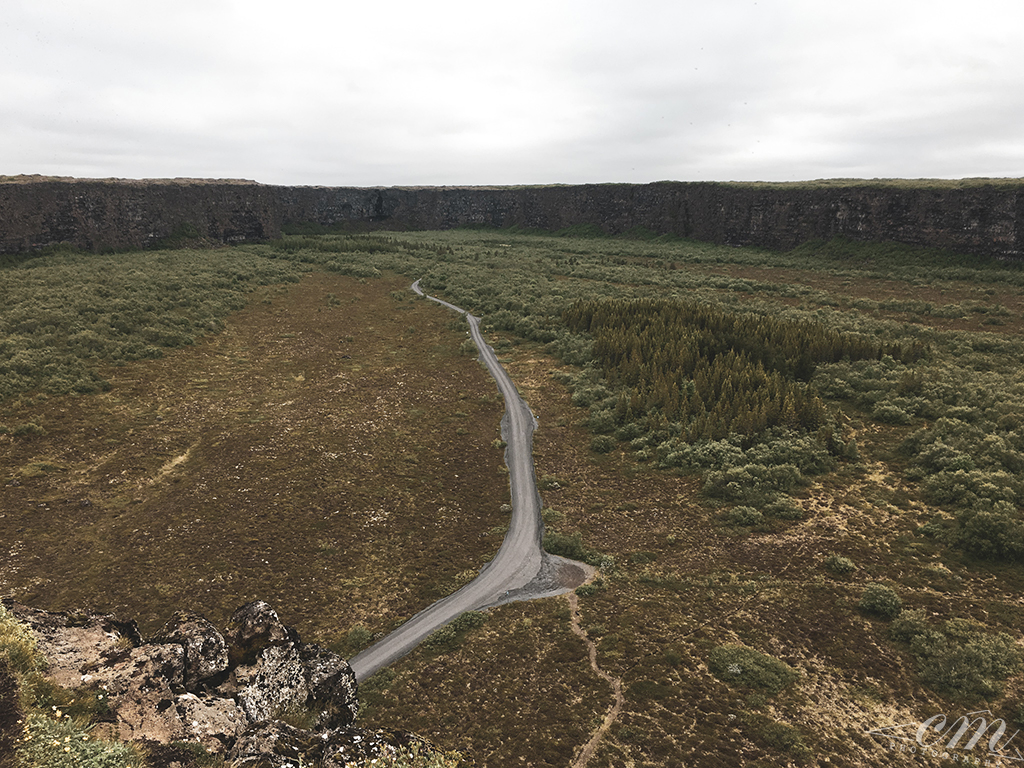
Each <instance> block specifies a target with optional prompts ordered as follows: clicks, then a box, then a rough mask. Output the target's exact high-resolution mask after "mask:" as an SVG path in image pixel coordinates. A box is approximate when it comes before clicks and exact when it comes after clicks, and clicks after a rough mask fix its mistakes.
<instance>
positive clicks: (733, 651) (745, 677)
mask: <svg viewBox="0 0 1024 768" xmlns="http://www.w3.org/2000/svg"><path fill="white" fill-rule="evenodd" d="M708 669H710V670H711V674H713V675H714V676H715V677H717V678H718V679H719V680H722V681H723V682H726V683H730V684H738V685H745V686H747V687H750V688H759V689H761V690H763V691H767V692H768V693H769V694H772V695H774V694H777V693H779V692H780V691H782V690H783V689H784V688H786V687H787V686H789V685H791V684H792V683H793V682H795V681H796V680H797V679H798V678H799V677H800V675H799V673H798V672H797V671H796V670H795V669H793V668H792V667H790V666H789V665H788V664H785V663H783V662H781V661H779V660H778V659H776V658H773V657H771V656H768V655H766V654H763V653H761V652H760V651H756V650H754V649H753V648H748V647H747V646H745V645H720V646H718V647H717V648H715V649H714V650H713V651H711V654H710V655H709V656H708Z"/></svg>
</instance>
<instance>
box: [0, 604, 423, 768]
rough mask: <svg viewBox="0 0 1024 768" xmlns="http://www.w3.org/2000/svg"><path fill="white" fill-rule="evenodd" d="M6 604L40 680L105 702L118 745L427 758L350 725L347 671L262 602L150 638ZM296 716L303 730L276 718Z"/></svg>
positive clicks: (89, 617) (267, 757)
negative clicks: (401, 752)
mask: <svg viewBox="0 0 1024 768" xmlns="http://www.w3.org/2000/svg"><path fill="white" fill-rule="evenodd" d="M5 604H7V605H8V609H9V610H10V612H11V613H12V614H13V615H14V616H15V617H16V618H17V619H19V620H20V621H22V622H24V623H26V624H27V625H28V626H29V628H30V630H31V632H32V634H33V635H34V637H35V639H36V642H37V644H38V646H39V649H40V651H41V652H42V654H43V656H44V657H45V658H46V659H47V662H48V664H49V666H48V668H47V671H46V676H47V678H49V679H50V680H51V681H52V682H54V683H55V684H57V685H59V686H61V687H63V688H69V689H73V690H76V691H87V692H89V693H90V696H91V695H93V694H95V695H99V696H100V697H102V698H104V699H105V701H106V704H107V706H108V707H109V712H110V718H109V722H104V723H101V724H100V726H103V728H100V730H106V731H107V735H109V736H113V737H116V738H118V739H119V740H121V741H139V742H147V743H153V742H156V743H157V744H169V743H171V742H180V741H185V742H197V743H199V744H202V745H203V746H204V747H205V748H206V749H207V751H209V752H214V753H221V754H224V755H225V757H227V758H228V759H229V760H230V761H232V762H231V764H232V765H235V766H239V768H241V767H242V766H250V767H251V768H283V766H286V765H289V766H294V765H295V764H296V761H297V759H298V756H299V755H300V754H301V755H303V757H304V758H305V759H307V760H317V761H319V762H317V764H318V765H323V766H325V768H332V767H333V766H343V765H345V764H347V762H348V761H352V760H357V759H373V758H377V757H380V756H382V755H384V754H394V753H395V751H396V750H397V749H400V748H407V747H409V746H410V745H412V744H413V743H417V744H419V745H420V747H421V748H422V749H424V750H425V751H427V752H429V751H431V750H432V749H433V748H432V747H431V746H430V745H429V744H428V743H427V742H425V741H423V740H422V739H419V738H418V737H416V736H413V735H412V734H406V733H401V732H397V731H368V730H365V729H362V728H358V727H356V726H355V725H354V724H353V723H354V721H355V716H356V712H357V710H358V702H357V700H356V679H355V675H354V674H353V673H352V669H351V667H349V665H348V662H346V661H345V660H344V659H342V658H341V657H340V656H338V655H337V654H335V653H332V652H331V651H329V650H327V649H325V648H321V647H320V646H318V645H315V644H313V643H303V642H302V641H301V640H300V638H299V636H298V635H297V634H296V632H295V630H294V629H292V628H291V627H287V626H285V625H284V624H283V623H281V620H280V619H279V618H278V615H277V613H276V612H275V611H274V609H273V608H271V607H270V606H269V605H267V604H266V603H264V602H261V601H256V602H252V603H248V604H247V605H244V606H242V607H241V608H239V609H238V610H237V611H236V612H235V613H234V615H233V616H232V617H231V620H230V621H229V622H228V626H227V627H226V628H225V629H224V631H223V632H220V631H219V630H218V629H217V628H216V627H214V626H213V625H212V624H210V623H209V622H208V621H207V620H206V619H204V618H203V617H202V616H200V615H198V614H194V613H187V612H180V613H177V614H175V615H174V617H173V618H172V619H171V621H170V622H169V623H168V624H167V626H165V627H164V628H163V630H162V631H161V632H160V633H158V635H157V636H156V637H154V638H151V639H150V640H148V641H144V640H143V638H142V637H141V636H140V635H139V632H138V628H137V626H136V624H135V622H133V621H127V622H126V621H119V620H117V619H115V618H114V617H112V616H106V615H97V614H74V615H73V614H68V613H51V612H48V611H43V610H39V609H35V608H30V607H28V606H25V605H19V604H17V603H11V602H9V601H5ZM2 679H9V678H4V676H0V680H2ZM7 694H8V696H7V697H8V698H10V696H11V694H10V692H7ZM3 695H4V691H3V690H0V696H3ZM15 698H16V695H15ZM0 703H2V699H0ZM12 711H13V708H12ZM297 715H298V716H301V717H302V719H303V722H305V723H307V724H308V727H307V728H298V727H295V726H294V725H289V724H288V723H286V722H282V721H281V720H280V719H279V718H281V717H285V718H287V717H289V716H291V717H295V716H297ZM100 726H97V727H98V728H99V727H100ZM6 730H10V729H6Z"/></svg>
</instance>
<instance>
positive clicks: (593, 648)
mask: <svg viewBox="0 0 1024 768" xmlns="http://www.w3.org/2000/svg"><path fill="white" fill-rule="evenodd" d="M565 599H566V600H568V601H569V615H570V616H571V618H572V631H573V634H575V635H576V636H577V637H579V638H580V639H581V640H583V642H584V643H586V644H587V650H588V652H589V653H590V667H591V669H593V670H594V672H595V673H596V674H597V676H598V677H600V678H601V679H602V680H604V681H605V682H606V683H608V685H610V686H611V687H612V692H613V693H614V694H615V701H614V703H613V704H612V706H611V708H610V709H609V710H608V714H607V715H605V716H604V720H603V721H602V722H601V725H600V726H598V728H597V730H596V731H594V735H593V736H591V737H590V741H588V742H587V743H586V744H585V745H584V746H583V751H581V752H580V754H579V756H578V757H577V758H576V759H575V760H574V761H573V763H572V768H585V766H586V764H587V763H588V762H590V758H591V757H593V756H594V752H595V751H596V750H597V746H598V745H599V744H600V743H601V739H603V738H604V735H605V734H606V733H608V729H609V728H611V727H612V723H614V722H615V718H617V717H618V716H619V711H620V710H621V709H622V681H621V680H619V678H617V677H612V676H611V675H609V674H608V673H607V672H605V671H604V670H603V669H601V668H600V667H599V666H598V665H597V645H595V644H594V641H593V640H591V639H590V636H589V635H587V633H586V631H585V630H584V629H583V627H582V626H580V604H579V600H578V599H577V597H576V593H575V592H568V593H566V595H565Z"/></svg>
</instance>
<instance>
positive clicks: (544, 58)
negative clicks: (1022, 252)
mask: <svg viewBox="0 0 1024 768" xmlns="http://www.w3.org/2000/svg"><path fill="white" fill-rule="evenodd" d="M1022 41H1024V0H972V2H970V3H967V2H964V1H963V0H961V1H960V2H956V3H954V2H947V0H859V1H858V2H857V3H840V2H838V1H837V0H831V1H830V0H757V1H756V2H755V1H754V0H631V2H629V3H627V2H623V0H618V1H617V2H605V1H604V0H586V1H583V0H516V2H514V3H511V2H499V1H497V0H494V1H492V2H487V0H465V1H464V0H433V2H423V1H422V0H421V1H420V2H411V1H410V0H388V2H381V3H373V2H368V0H360V2H353V1H352V0H287V2H284V1H282V0H277V2H266V1H265V0H171V1H167V0H3V12H2V14H0V175H17V174H42V175H49V176H77V177H85V178H110V177H117V178H135V179H138V178H175V177H191V178H242V179H253V180H256V181H259V182H263V183H266V184H288V185H293V184H294V185H327V186H401V185H437V186H440V185H507V184H552V183H556V184H557V183H562V184H580V183H594V182H635V183H645V182H651V181H659V180H665V179H672V180H679V181H730V180H735V181H800V180H810V179H825V178H865V179H870V178H966V177H1024V43H1022Z"/></svg>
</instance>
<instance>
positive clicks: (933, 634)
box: [910, 620, 1020, 699]
mask: <svg viewBox="0 0 1024 768" xmlns="http://www.w3.org/2000/svg"><path fill="white" fill-rule="evenodd" d="M955 622H956V620H953V621H949V622H946V624H945V627H944V630H945V631H943V632H939V631H936V630H933V629H928V630H925V631H924V632H921V633H920V634H917V635H915V636H914V637H913V639H912V640H911V641H910V652H911V653H912V654H913V655H914V657H915V658H916V659H917V664H918V671H919V672H920V674H921V679H922V680H924V681H925V683H927V684H928V685H930V686H931V687H932V688H934V689H935V690H937V691H942V692H946V693H950V694H953V695H956V696H959V697H962V698H965V699H972V698H975V697H985V698H992V697H994V696H997V695H998V694H999V693H1000V692H1001V690H1002V681H1003V680H1005V679H1006V678H1007V677H1009V676H1010V675H1011V674H1012V673H1013V672H1015V671H1016V670H1017V669H1018V668H1019V666H1020V653H1019V651H1018V650H1017V646H1016V643H1015V642H1014V639H1013V638H1012V637H1011V636H1010V635H1008V634H1006V633H1005V632H999V633H996V634H986V633H984V632H982V631H981V630H980V629H979V628H976V627H971V628H967V629H966V631H965V628H964V627H962V626H961V627H958V626H956V625H955ZM963 623H964V624H967V623H968V622H963Z"/></svg>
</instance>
